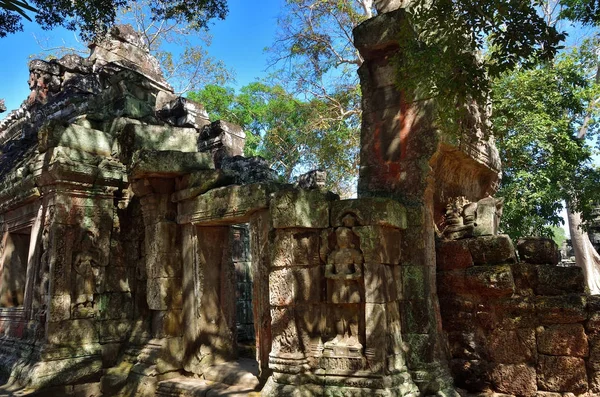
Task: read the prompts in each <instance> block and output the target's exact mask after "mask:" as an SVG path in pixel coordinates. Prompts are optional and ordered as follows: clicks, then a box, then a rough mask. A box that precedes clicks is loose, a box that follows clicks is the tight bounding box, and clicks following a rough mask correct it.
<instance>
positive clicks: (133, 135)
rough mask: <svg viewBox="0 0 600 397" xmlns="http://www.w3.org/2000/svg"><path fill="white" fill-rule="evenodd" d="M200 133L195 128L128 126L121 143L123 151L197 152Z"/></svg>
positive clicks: (123, 132)
mask: <svg viewBox="0 0 600 397" xmlns="http://www.w3.org/2000/svg"><path fill="white" fill-rule="evenodd" d="M197 140H198V132H197V131H196V129H194V128H174V127H171V126H157V125H139V124H128V125H126V126H125V127H124V128H123V131H122V132H121V137H119V141H120V142H121V148H122V150H131V151H134V150H139V149H146V150H156V151H168V150H172V151H179V152H197V148H196V145H197V143H196V142H197Z"/></svg>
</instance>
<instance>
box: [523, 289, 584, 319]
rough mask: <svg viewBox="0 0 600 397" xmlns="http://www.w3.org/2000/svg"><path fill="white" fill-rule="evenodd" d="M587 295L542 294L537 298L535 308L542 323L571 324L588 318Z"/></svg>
mask: <svg viewBox="0 0 600 397" xmlns="http://www.w3.org/2000/svg"><path fill="white" fill-rule="evenodd" d="M585 303H586V299H585V296H582V295H577V294H569V295H563V296H540V297H536V298H535V309H536V312H537V316H538V318H539V320H540V321H541V322H542V324H569V323H578V322H582V321H584V320H585V318H586V312H585Z"/></svg>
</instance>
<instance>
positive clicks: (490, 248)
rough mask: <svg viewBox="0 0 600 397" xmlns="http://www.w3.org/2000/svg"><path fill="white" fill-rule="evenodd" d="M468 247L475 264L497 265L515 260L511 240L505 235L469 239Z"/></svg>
mask: <svg viewBox="0 0 600 397" xmlns="http://www.w3.org/2000/svg"><path fill="white" fill-rule="evenodd" d="M469 249H470V251H471V255H472V256H473V262H474V263H475V264H476V265H498V264H504V263H515V262H516V261H517V258H516V256H515V248H514V246H513V243H512V240H511V239H510V237H508V236H506V235H498V236H482V237H477V238H474V239H470V240H469Z"/></svg>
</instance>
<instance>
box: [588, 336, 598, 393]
mask: <svg viewBox="0 0 600 397" xmlns="http://www.w3.org/2000/svg"><path fill="white" fill-rule="evenodd" d="M587 337H588V340H589V345H590V356H589V360H588V366H589V368H590V370H592V371H599V372H600V334H596V333H594V334H590V335H587ZM599 380H600V378H599ZM598 386H599V387H600V383H598Z"/></svg>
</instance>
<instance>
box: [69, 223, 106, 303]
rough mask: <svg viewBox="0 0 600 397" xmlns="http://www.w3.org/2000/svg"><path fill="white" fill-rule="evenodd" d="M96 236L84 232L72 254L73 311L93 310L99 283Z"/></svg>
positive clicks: (90, 232) (86, 231)
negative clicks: (73, 272) (73, 274)
mask: <svg viewBox="0 0 600 397" xmlns="http://www.w3.org/2000/svg"><path fill="white" fill-rule="evenodd" d="M99 254H100V253H99V249H98V246H97V236H96V235H95V234H94V233H93V232H92V231H90V230H84V231H82V233H81V237H80V239H79V241H78V243H77V245H76V248H75V250H74V253H73V270H74V271H75V277H74V280H73V281H74V284H73V301H72V303H73V305H74V308H73V309H74V310H75V311H77V310H79V309H84V308H85V309H88V310H89V309H93V307H94V294H95V293H96V292H99V291H98V286H99V285H98V284H99V282H100V277H99V276H100V264H99V262H98V256H99Z"/></svg>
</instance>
